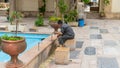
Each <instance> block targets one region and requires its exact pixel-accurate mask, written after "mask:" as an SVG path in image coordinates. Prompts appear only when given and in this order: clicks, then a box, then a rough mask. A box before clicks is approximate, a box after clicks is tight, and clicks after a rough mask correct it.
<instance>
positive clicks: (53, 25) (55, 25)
mask: <svg viewBox="0 0 120 68" xmlns="http://www.w3.org/2000/svg"><path fill="white" fill-rule="evenodd" d="M50 26H51V27H52V28H54V31H58V28H59V27H58V25H57V23H50Z"/></svg>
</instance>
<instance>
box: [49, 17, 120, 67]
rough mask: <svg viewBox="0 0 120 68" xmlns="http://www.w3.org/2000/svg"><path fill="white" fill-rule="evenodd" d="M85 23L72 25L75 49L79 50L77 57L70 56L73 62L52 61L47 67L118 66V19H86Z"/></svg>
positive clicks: (119, 36)
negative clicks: (78, 25) (82, 25)
mask: <svg viewBox="0 0 120 68" xmlns="http://www.w3.org/2000/svg"><path fill="white" fill-rule="evenodd" d="M86 23H87V25H86V26H84V27H73V29H74V31H75V33H76V41H77V42H76V50H78V51H80V53H79V57H78V55H77V58H72V59H71V58H70V59H71V60H72V61H73V62H74V63H73V62H71V63H69V64H68V65H56V64H54V63H52V65H51V66H49V67H48V68H52V66H54V67H55V68H73V67H74V68H119V67H120V58H119V56H120V20H97V19H88V20H87V21H86ZM81 46H82V47H81ZM72 53H73V52H72ZM72 53H71V54H72ZM76 53H77V52H76ZM76 53H75V54H76ZM75 54H73V56H74V57H75ZM73 56H72V57H73ZM76 63H77V64H76Z"/></svg>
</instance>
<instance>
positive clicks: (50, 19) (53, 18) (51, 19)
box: [49, 16, 62, 22]
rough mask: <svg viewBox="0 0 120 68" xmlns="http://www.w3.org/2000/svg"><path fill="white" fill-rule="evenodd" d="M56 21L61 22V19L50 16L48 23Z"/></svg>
mask: <svg viewBox="0 0 120 68" xmlns="http://www.w3.org/2000/svg"><path fill="white" fill-rule="evenodd" d="M58 20H62V18H60V17H56V16H51V17H50V18H49V21H54V22H57V21H58Z"/></svg>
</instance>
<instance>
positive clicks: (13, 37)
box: [1, 35, 23, 41]
mask: <svg viewBox="0 0 120 68" xmlns="http://www.w3.org/2000/svg"><path fill="white" fill-rule="evenodd" d="M1 39H4V40H11V41H17V40H21V39H23V38H22V37H17V36H8V35H3V36H2V37H1Z"/></svg>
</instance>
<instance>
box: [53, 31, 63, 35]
mask: <svg viewBox="0 0 120 68" xmlns="http://www.w3.org/2000/svg"><path fill="white" fill-rule="evenodd" d="M54 34H58V35H62V32H58V31H55V32H54Z"/></svg>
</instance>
